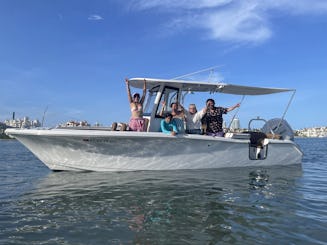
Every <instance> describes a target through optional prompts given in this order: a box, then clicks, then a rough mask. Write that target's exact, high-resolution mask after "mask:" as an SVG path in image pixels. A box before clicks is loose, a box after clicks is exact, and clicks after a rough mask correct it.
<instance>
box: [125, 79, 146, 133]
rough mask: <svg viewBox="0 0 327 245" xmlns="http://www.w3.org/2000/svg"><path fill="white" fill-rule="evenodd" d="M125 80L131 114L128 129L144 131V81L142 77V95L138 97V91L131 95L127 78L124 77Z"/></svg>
mask: <svg viewBox="0 0 327 245" xmlns="http://www.w3.org/2000/svg"><path fill="white" fill-rule="evenodd" d="M125 82H126V88H127V96H128V100H129V103H130V108H131V114H132V116H131V119H130V121H129V129H130V130H132V131H146V128H145V119H144V118H143V103H144V100H145V95H146V81H145V79H144V84H143V94H142V97H140V94H139V93H135V94H133V96H132V94H131V89H130V86H129V80H128V79H127V78H126V79H125Z"/></svg>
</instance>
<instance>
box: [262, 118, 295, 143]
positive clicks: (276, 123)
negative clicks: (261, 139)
mask: <svg viewBox="0 0 327 245" xmlns="http://www.w3.org/2000/svg"><path fill="white" fill-rule="evenodd" d="M261 132H263V133H265V134H276V135H280V136H281V139H287V140H294V132H293V129H292V128H291V126H290V125H289V124H288V122H287V121H286V120H284V119H281V118H274V119H270V120H269V121H267V122H266V123H265V125H263V127H262V129H261Z"/></svg>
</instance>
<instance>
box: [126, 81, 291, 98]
mask: <svg viewBox="0 0 327 245" xmlns="http://www.w3.org/2000/svg"><path fill="white" fill-rule="evenodd" d="M144 79H145V80H146V88H147V89H149V90H151V89H153V88H155V87H157V86H159V85H161V84H165V85H166V86H169V87H175V88H180V89H181V90H182V91H190V92H192V91H195V92H211V93H225V94H236V95H264V94H273V93H281V92H289V91H295V89H286V88H264V87H250V86H242V85H234V84H227V83H221V82H217V83H210V82H200V81H187V80H168V79H155V78H131V79H129V81H130V85H131V86H132V87H134V88H140V89H142V88H143V82H144Z"/></svg>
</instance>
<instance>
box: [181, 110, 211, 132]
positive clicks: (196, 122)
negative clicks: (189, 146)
mask: <svg viewBox="0 0 327 245" xmlns="http://www.w3.org/2000/svg"><path fill="white" fill-rule="evenodd" d="M184 112H185V117H186V133H188V134H201V126H202V123H201V119H202V118H203V116H204V114H205V113H206V108H203V109H202V110H201V111H197V109H196V106H195V104H190V105H189V107H188V110H184Z"/></svg>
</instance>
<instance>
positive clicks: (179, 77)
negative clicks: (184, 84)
mask: <svg viewBox="0 0 327 245" xmlns="http://www.w3.org/2000/svg"><path fill="white" fill-rule="evenodd" d="M218 67H222V65H219V66H212V67H209V68H206V69H202V70H199V71H195V72H191V73H188V74H185V75H182V76H178V77H174V78H172V79H171V80H176V79H181V78H184V77H189V76H192V75H195V74H198V73H202V72H205V71H213V70H214V69H216V68H218Z"/></svg>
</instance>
